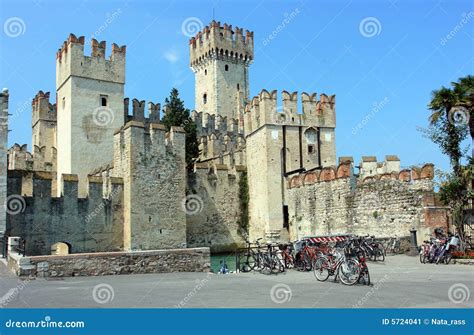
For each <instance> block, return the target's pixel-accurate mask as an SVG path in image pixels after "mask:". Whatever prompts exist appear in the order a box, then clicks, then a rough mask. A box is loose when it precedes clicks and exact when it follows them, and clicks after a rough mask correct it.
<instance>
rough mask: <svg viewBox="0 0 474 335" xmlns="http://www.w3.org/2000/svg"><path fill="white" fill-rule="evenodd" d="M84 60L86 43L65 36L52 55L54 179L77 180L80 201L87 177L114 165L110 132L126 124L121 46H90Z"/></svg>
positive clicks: (103, 42) (95, 43)
mask: <svg viewBox="0 0 474 335" xmlns="http://www.w3.org/2000/svg"><path fill="white" fill-rule="evenodd" d="M91 46H92V54H91V56H85V55H84V37H83V36H82V37H79V38H77V37H76V36H74V35H73V34H71V35H69V38H68V39H67V41H65V42H64V44H63V46H62V48H61V49H60V50H59V51H58V52H57V55H56V93H57V127H58V130H57V161H58V166H57V176H58V184H59V187H58V193H61V186H60V185H61V184H60V183H61V176H62V174H77V175H78V176H79V195H80V196H84V195H85V193H86V191H87V187H86V184H87V178H86V177H87V174H88V173H90V172H91V170H92V169H94V168H96V167H98V166H101V165H104V164H106V163H110V162H111V161H112V159H113V138H114V131H115V130H117V129H119V128H120V127H121V126H122V125H123V123H124V112H123V110H124V105H123V99H124V84H125V46H122V47H119V46H117V45H116V44H112V53H111V55H110V58H109V59H106V58H105V47H106V44H105V41H102V42H100V43H99V42H97V41H96V40H95V39H92V41H91Z"/></svg>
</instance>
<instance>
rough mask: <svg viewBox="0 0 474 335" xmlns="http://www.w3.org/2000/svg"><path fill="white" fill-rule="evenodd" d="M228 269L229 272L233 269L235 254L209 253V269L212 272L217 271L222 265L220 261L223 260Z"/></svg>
mask: <svg viewBox="0 0 474 335" xmlns="http://www.w3.org/2000/svg"><path fill="white" fill-rule="evenodd" d="M224 261H225V264H226V265H227V268H228V269H229V272H233V271H235V254H212V255H211V269H212V272H214V273H218V272H219V270H220V269H221V267H222V264H221V262H224Z"/></svg>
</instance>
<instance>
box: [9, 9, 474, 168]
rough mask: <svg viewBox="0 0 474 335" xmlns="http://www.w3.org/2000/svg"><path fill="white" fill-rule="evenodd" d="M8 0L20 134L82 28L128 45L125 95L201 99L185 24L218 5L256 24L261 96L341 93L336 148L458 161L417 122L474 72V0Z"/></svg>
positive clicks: (228, 17) (227, 15)
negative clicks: (68, 42) (442, 90)
mask: <svg viewBox="0 0 474 335" xmlns="http://www.w3.org/2000/svg"><path fill="white" fill-rule="evenodd" d="M0 6H1V7H0V13H1V14H0V19H1V23H2V27H3V30H2V31H1V32H0V38H1V40H0V42H1V49H0V58H1V59H0V85H1V86H2V87H8V88H9V90H10V113H11V114H13V116H12V117H11V120H10V121H11V122H10V129H11V132H10V138H9V142H10V145H11V144H13V143H15V142H18V143H28V144H29V145H30V143H31V111H30V109H31V99H32V98H33V97H34V95H35V94H36V92H37V91H38V90H43V91H51V92H52V93H51V95H52V97H53V99H52V100H54V96H55V94H54V91H55V55H56V51H57V49H58V48H59V47H60V45H61V44H62V42H63V41H64V40H65V39H66V38H67V36H68V35H69V33H71V32H72V33H74V34H76V35H77V36H80V35H84V36H86V39H89V38H90V36H92V35H96V36H97V37H96V38H97V39H98V40H106V41H107V54H109V53H110V45H111V43H112V42H115V43H117V44H119V45H123V44H125V45H127V83H126V86H125V94H126V96H128V97H130V98H138V99H140V100H141V99H143V100H147V101H153V102H163V100H164V99H165V97H166V96H167V95H168V93H169V91H170V89H171V88H172V87H173V86H175V87H177V88H178V89H179V91H180V93H181V96H182V98H183V99H184V101H185V103H186V105H187V106H188V107H189V108H190V109H192V108H193V105H194V77H193V73H192V71H191V70H190V68H189V54H188V45H189V44H188V39H189V38H188V36H186V35H185V34H183V31H182V24H183V22H184V21H185V20H187V19H189V18H193V19H192V20H194V22H197V23H198V24H199V23H200V22H202V23H203V24H204V25H206V24H208V23H209V22H210V21H211V20H212V18H213V8H214V12H215V18H216V20H217V21H221V22H222V23H224V22H227V23H229V24H232V25H233V26H234V27H235V26H238V27H243V28H246V29H249V30H252V31H254V33H255V61H254V63H253V64H252V65H251V68H250V91H251V92H250V93H251V96H254V95H256V94H258V93H259V92H260V91H261V89H263V88H265V89H268V90H272V89H277V90H278V91H281V90H284V89H286V90H288V91H298V92H300V93H301V92H303V91H306V92H317V93H318V94H319V93H323V92H324V93H326V94H336V112H337V128H336V148H337V155H338V156H349V155H350V156H354V158H355V159H356V162H359V160H360V157H361V156H362V155H376V156H377V158H378V159H379V160H382V159H383V157H384V155H387V154H397V155H398V156H399V157H400V158H401V160H402V166H410V165H417V164H421V163H424V162H433V163H435V164H436V166H437V167H439V168H442V169H448V168H449V163H448V160H447V159H446V158H445V157H444V156H443V155H442V154H441V152H440V151H439V149H438V148H437V147H436V146H435V145H434V144H432V143H431V142H430V141H429V140H427V139H425V138H423V137H422V135H421V133H420V132H419V131H417V127H418V126H422V127H424V126H426V125H427V118H428V115H429V111H428V110H427V107H426V106H427V104H428V102H429V99H430V93H431V91H432V90H433V89H436V88H439V87H441V86H442V85H445V86H446V85H449V84H450V82H451V81H454V80H456V79H458V78H459V77H462V76H465V75H467V74H473V72H474V71H473V69H474V57H473V55H474V42H473V41H474V40H473V38H474V8H473V2H472V1H468V0H466V1H460V0H449V1H421V0H418V1H404V0H399V1H397V0H378V1H375V0H374V1H368V0H366V1H350V0H337V1H334V0H333V1H309V0H308V1H303V2H301V1H259V0H254V1H207V2H206V1H91V0H85V1H46V0H34V1H33V0H32V1H22V0H16V1H10V0H7V1H5V0H3V1H2V2H1V5H0ZM290 17H291V19H288V18H290ZM11 18H19V19H20V21H18V20H17V19H16V20H17V21H16V22H17V23H18V22H19V24H20V25H19V26H17V27H19V28H20V29H19V31H18V30H17V31H15V30H14V28H15V26H13V27H12V26H10V29H11V30H6V29H7V28H6V26H7V23H8V24H12V23H11V22H12V21H11V20H10V21H8V20H9V19H11ZM285 18H287V21H286V23H285V21H284V20H285ZM364 23H365V24H364ZM282 25H284V28H283V29H278V26H282ZM371 28H372V29H371ZM9 35H10V36H9ZM12 35H13V37H12ZM15 35H18V36H15ZM270 35H272V37H273V38H272V39H270V37H269V36H270ZM448 35H449V37H450V38H449V39H447V36H448ZM86 52H90V51H89V50H87V51H86ZM465 144H466V146H467V145H468V142H467V141H466V143H465Z"/></svg>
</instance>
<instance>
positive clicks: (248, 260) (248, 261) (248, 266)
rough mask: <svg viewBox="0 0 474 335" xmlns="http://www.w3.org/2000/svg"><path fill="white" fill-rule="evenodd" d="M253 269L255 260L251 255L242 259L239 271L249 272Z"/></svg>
mask: <svg viewBox="0 0 474 335" xmlns="http://www.w3.org/2000/svg"><path fill="white" fill-rule="evenodd" d="M254 268H255V259H254V258H253V256H252V255H247V257H245V258H244V261H243V263H242V264H241V267H240V271H242V272H250V271H252V270H253V269H254Z"/></svg>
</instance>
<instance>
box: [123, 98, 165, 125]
mask: <svg viewBox="0 0 474 335" xmlns="http://www.w3.org/2000/svg"><path fill="white" fill-rule="evenodd" d="M123 105H124V121H125V122H124V123H127V122H128V121H137V122H146V123H159V122H160V111H161V104H159V103H153V102H148V104H146V106H147V110H148V117H145V100H138V99H133V100H132V114H131V115H130V114H129V113H130V108H129V106H130V99H129V98H125V99H124V100H123Z"/></svg>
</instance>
